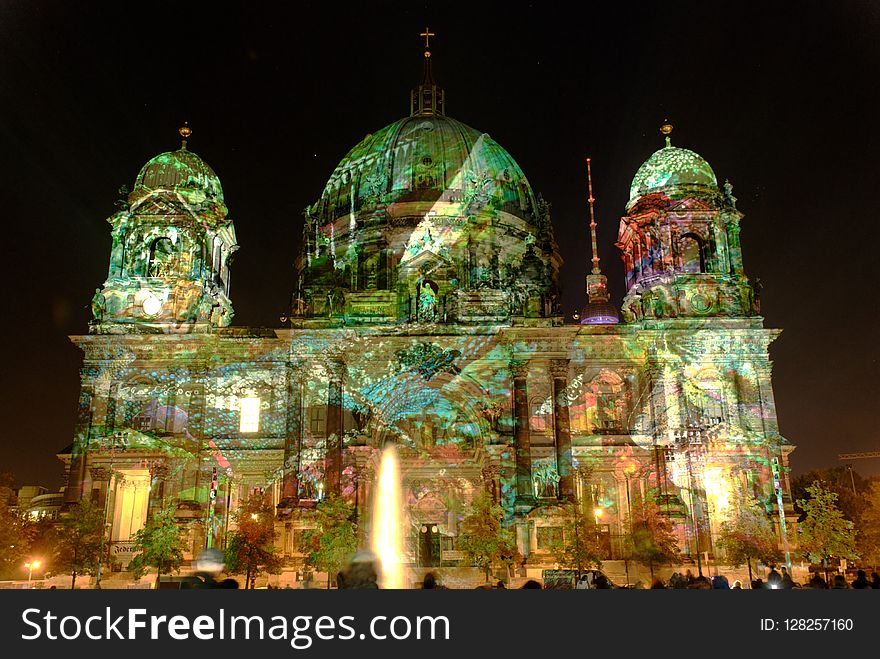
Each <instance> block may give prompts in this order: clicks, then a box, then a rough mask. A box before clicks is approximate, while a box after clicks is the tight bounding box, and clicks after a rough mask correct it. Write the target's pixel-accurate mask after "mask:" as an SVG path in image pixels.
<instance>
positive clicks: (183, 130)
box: [177, 121, 192, 151]
mask: <svg viewBox="0 0 880 659" xmlns="http://www.w3.org/2000/svg"><path fill="white" fill-rule="evenodd" d="M177 132H178V133H180V137H182V138H183V139H182V140H181V144H180V150H181V151H186V138H188V137H189V136H190V135H192V129H191V128H190V127H189V122H188V121H184V122H183V126H181V127H180V128H178V129H177Z"/></svg>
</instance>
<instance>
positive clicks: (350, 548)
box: [303, 495, 357, 577]
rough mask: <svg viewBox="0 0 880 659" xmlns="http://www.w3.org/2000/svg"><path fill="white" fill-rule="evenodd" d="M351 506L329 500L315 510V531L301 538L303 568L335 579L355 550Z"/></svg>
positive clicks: (334, 499) (332, 497) (336, 500)
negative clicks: (305, 550)
mask: <svg viewBox="0 0 880 659" xmlns="http://www.w3.org/2000/svg"><path fill="white" fill-rule="evenodd" d="M353 514H354V506H352V505H351V504H350V503H348V502H347V501H346V500H345V499H344V498H342V497H339V496H333V495H331V496H328V497H327V498H325V499H323V500H321V501H320V502H319V503H318V505H317V507H316V508H315V528H314V529H308V530H306V531H305V533H304V534H303V541H304V542H305V544H306V549H307V550H309V551H308V555H307V556H306V565H309V566H311V567H313V568H315V569H316V570H318V571H320V572H326V573H327V574H329V575H331V577H332V576H333V575H335V574H336V573H338V572H339V571H340V570H342V569H343V567H344V566H345V565H346V564H347V563H348V561H349V559H350V558H351V556H352V554H354V552H355V550H357V526H356V525H355V523H354V522H353V521H352V515H353Z"/></svg>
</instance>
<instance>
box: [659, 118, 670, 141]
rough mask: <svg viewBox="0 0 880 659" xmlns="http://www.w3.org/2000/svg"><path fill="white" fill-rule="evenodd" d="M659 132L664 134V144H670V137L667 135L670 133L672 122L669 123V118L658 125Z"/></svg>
mask: <svg viewBox="0 0 880 659" xmlns="http://www.w3.org/2000/svg"><path fill="white" fill-rule="evenodd" d="M660 132H661V133H663V135H665V136H666V146H672V138H670V137H669V136H670V135H671V134H672V124H671V123H669V119H664V120H663V125H662V126H660Z"/></svg>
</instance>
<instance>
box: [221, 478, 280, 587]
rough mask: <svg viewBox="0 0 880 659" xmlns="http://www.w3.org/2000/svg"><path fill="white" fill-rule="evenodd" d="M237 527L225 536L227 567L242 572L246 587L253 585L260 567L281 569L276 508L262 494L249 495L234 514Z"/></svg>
mask: <svg viewBox="0 0 880 659" xmlns="http://www.w3.org/2000/svg"><path fill="white" fill-rule="evenodd" d="M233 519H234V520H235V522H236V524H237V525H238V528H237V529H236V530H235V531H232V532H231V533H230V534H229V536H228V537H227V539H226V571H227V572H236V573H241V572H244V573H245V581H244V587H245V588H253V587H254V582H255V581H256V578H257V577H258V576H259V575H260V574H262V572H263V571H266V572H268V573H269V574H278V573H279V572H281V567H282V561H281V558H280V557H279V556H278V554H277V551H276V548H275V545H274V544H273V543H274V542H275V511H274V510H273V509H272V506H271V505H269V504H267V503H266V501H265V499H264V497H263V496H262V495H259V494H255V495H253V496H251V497H250V498H248V499H247V500H246V501H244V503H242V505H241V506H240V507H239V509H238V510H237V511H236V512H235V514H234V515H233Z"/></svg>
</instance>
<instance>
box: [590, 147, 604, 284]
mask: <svg viewBox="0 0 880 659" xmlns="http://www.w3.org/2000/svg"><path fill="white" fill-rule="evenodd" d="M591 160H592V159H591V158H587V186H588V189H589V191H590V198H589V199H588V200H587V201H589V202H590V241H591V243H592V247H593V259H592V261H593V274H594V275H601V274H602V271H601V270H600V269H599V248H598V247H597V246H596V215H595V213H594V211H593V202H595V201H596V199H595V197H593V171H592V169H591V168H590V161H591Z"/></svg>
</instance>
